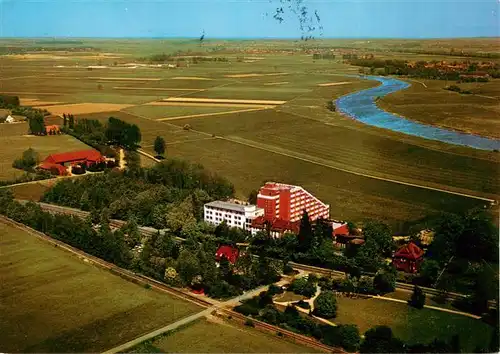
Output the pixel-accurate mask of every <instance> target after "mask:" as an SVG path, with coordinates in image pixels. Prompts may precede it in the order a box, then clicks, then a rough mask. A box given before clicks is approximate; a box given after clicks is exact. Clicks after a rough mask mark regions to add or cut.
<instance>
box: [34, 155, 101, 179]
mask: <svg viewBox="0 0 500 354" xmlns="http://www.w3.org/2000/svg"><path fill="white" fill-rule="evenodd" d="M103 161H105V158H104V157H103V156H102V155H101V153H100V152H99V151H97V150H82V151H73V152H65V153H62V154H52V155H49V156H48V157H47V158H46V159H45V160H44V161H43V162H42V163H41V164H40V165H39V166H38V168H40V169H42V170H46V171H49V172H51V173H53V174H57V175H59V176H64V175H66V174H67V173H68V166H73V165H79V164H85V165H87V166H91V165H93V164H96V163H100V162H103Z"/></svg>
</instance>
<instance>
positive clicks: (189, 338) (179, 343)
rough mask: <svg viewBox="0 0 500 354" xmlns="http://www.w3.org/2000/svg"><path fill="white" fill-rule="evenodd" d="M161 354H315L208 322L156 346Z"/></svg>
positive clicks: (195, 324)
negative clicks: (236, 353) (168, 353)
mask: <svg viewBox="0 0 500 354" xmlns="http://www.w3.org/2000/svg"><path fill="white" fill-rule="evenodd" d="M153 346H154V347H156V348H158V349H159V350H161V351H162V352H170V353H171V352H174V353H235V352H238V353H312V352H316V351H315V350H314V349H313V348H310V347H307V346H302V345H300V344H298V343H293V342H291V341H287V340H285V339H282V338H278V337H277V336H274V335H272V334H268V333H263V332H260V331H258V330H256V329H252V328H249V327H243V326H239V325H234V324H231V323H226V322H221V323H217V322H210V321H207V320H205V319H203V320H198V321H196V322H193V323H192V324H191V325H189V326H187V327H184V328H182V329H181V330H179V331H176V332H174V333H172V334H171V335H167V336H164V337H163V338H160V339H159V340H156V341H154V342H153Z"/></svg>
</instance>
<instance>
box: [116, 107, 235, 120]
mask: <svg viewBox="0 0 500 354" xmlns="http://www.w3.org/2000/svg"><path fill="white" fill-rule="evenodd" d="M236 110H238V108H234V107H194V106H179V107H175V106H150V105H142V106H135V107H129V108H126V109H124V110H123V112H130V113H132V114H137V115H140V116H145V117H147V118H151V119H158V118H167V117H180V116H188V115H194V114H206V113H218V112H229V111H236Z"/></svg>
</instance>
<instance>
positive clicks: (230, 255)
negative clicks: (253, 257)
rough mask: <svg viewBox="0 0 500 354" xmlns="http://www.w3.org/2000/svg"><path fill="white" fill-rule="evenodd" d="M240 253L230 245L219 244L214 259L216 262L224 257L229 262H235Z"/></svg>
mask: <svg viewBox="0 0 500 354" xmlns="http://www.w3.org/2000/svg"><path fill="white" fill-rule="evenodd" d="M239 255H240V251H239V250H238V249H237V248H235V247H231V246H227V245H226V246H220V247H219V248H218V249H217V252H215V259H216V260H217V262H220V261H221V260H222V258H223V257H224V258H226V259H227V260H228V261H229V262H230V263H231V264H235V263H236V260H237V259H238V256H239Z"/></svg>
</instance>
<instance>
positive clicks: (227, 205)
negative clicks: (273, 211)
mask: <svg viewBox="0 0 500 354" xmlns="http://www.w3.org/2000/svg"><path fill="white" fill-rule="evenodd" d="M205 206H210V207H213V208H219V209H226V210H233V211H238V212H241V213H244V212H245V210H248V209H254V208H255V207H256V206H255V205H243V204H236V203H231V202H223V201H220V200H216V201H214V202H210V203H207V204H205Z"/></svg>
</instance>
